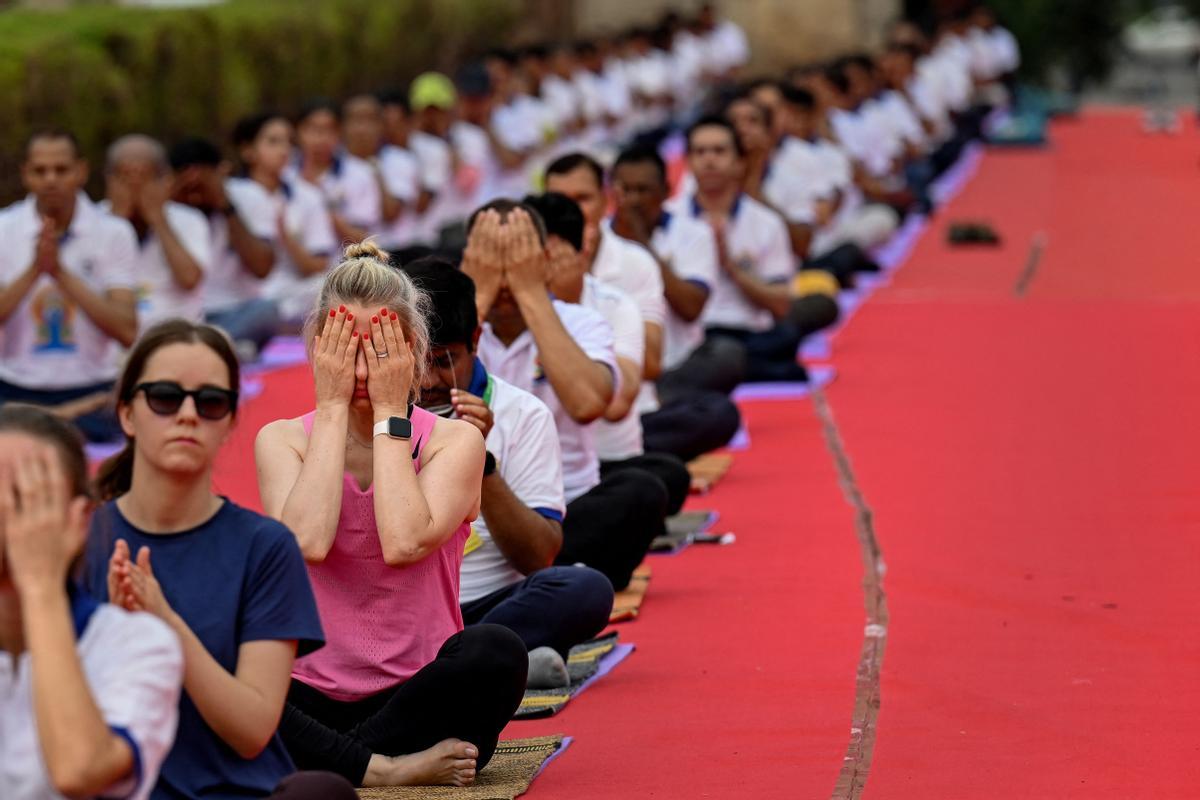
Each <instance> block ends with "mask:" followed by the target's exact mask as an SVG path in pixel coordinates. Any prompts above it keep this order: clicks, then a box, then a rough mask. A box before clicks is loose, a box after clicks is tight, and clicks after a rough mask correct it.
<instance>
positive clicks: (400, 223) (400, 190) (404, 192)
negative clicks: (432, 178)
mask: <svg viewBox="0 0 1200 800" xmlns="http://www.w3.org/2000/svg"><path fill="white" fill-rule="evenodd" d="M379 174H380V175H381V176H383V186H384V188H385V189H387V193H388V194H389V195H390V196H392V197H393V198H395V199H396V200H399V201H400V202H401V203H403V204H404V208H403V210H401V212H400V216H398V217H396V218H395V219H394V220H392V221H391V222H388V221H386V220H384V219H383V216H382V211H381V213H380V219H379V227H378V228H377V229H376V230H375V231H373V233H377V234H379V239H380V243H381V244H382V245H383V247H384V249H394V248H400V247H408V246H409V245H411V244H415V243H416V233H417V224H418V219H417V211H416V208H414V204H415V203H416V202H417V197H418V196H419V194H420V191H421V186H420V183H421V175H420V164H419V163H418V162H417V157H416V155H414V154H413V152H412V151H411V150H409V149H408V148H406V147H396V146H394V145H390V144H389V145H384V146H383V147H382V148H381V149H380V150H379Z"/></svg>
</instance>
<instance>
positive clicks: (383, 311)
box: [379, 306, 388, 317]
mask: <svg viewBox="0 0 1200 800" xmlns="http://www.w3.org/2000/svg"><path fill="white" fill-rule="evenodd" d="M379 313H380V314H382V315H383V316H385V317H386V316H387V315H388V310H387V307H386V306H385V307H384V308H381V309H379Z"/></svg>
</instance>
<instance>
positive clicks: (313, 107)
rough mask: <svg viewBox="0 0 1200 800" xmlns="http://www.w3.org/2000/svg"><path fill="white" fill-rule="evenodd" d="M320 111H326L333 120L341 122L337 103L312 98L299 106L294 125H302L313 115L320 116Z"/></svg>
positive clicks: (325, 99) (340, 112)
mask: <svg viewBox="0 0 1200 800" xmlns="http://www.w3.org/2000/svg"><path fill="white" fill-rule="evenodd" d="M322 111H328V112H329V113H330V114H332V115H333V118H334V119H335V120H337V121H338V122H341V121H342V109H341V107H340V106H339V105H338V104H337V103H335V102H333V101H332V100H330V99H329V98H327V97H314V98H312V99H310V100H307V101H305V103H304V105H302V106H300V113H299V114H297V115H296V124H297V125H303V124H304V123H305V121H306V120H307V119H308V118H309V117H311V116H312V115H313V114H320V113H321V112H322Z"/></svg>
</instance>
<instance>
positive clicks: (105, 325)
mask: <svg viewBox="0 0 1200 800" xmlns="http://www.w3.org/2000/svg"><path fill="white" fill-rule="evenodd" d="M21 181H22V183H23V184H24V185H25V188H26V190H27V191H28V192H29V194H28V196H27V197H26V198H25V200H24V201H22V202H21V203H19V204H18V205H15V206H13V207H12V208H10V209H9V210H8V211H6V212H5V213H4V214H2V215H0V242H3V247H0V326H2V327H0V336H2V342H0V353H2V355H3V357H2V358H0V404H2V403H6V402H22V403H32V404H35V405H40V406H46V407H51V408H54V409H55V410H56V411H57V412H58V413H59V414H61V415H62V416H65V417H68V418H71V419H74V420H75V421H76V422H77V423H78V424H79V427H80V428H81V430H82V431H83V433H84V435H85V436H87V437H88V438H89V439H91V440H93V441H110V440H112V439H115V438H117V437H118V436H120V434H121V429H120V426H119V425H118V424H117V420H116V415H115V414H114V412H113V409H112V407H111V405H110V399H109V395H110V394H111V391H112V388H113V384H114V382H115V380H116V377H117V367H118V364H117V348H118V347H128V346H129V345H131V344H133V341H134V339H135V338H137V331H138V324H137V295H136V286H137V281H136V277H135V275H134V272H133V270H134V260H135V258H136V254H137V236H136V235H135V234H134V231H133V227H132V226H131V225H130V224H129V223H128V222H126V221H125V220H123V219H119V218H117V217H114V216H113V215H111V214H108V213H107V212H105V211H103V210H101V209H100V208H98V207H97V206H96V205H95V204H94V203H92V201H91V200H89V199H88V197H87V195H85V194H84V193H83V186H84V184H85V183H86V181H87V164H86V163H85V162H84V161H83V159H82V158H80V155H79V147H78V143H77V142H76V140H75V137H74V136H72V135H71V134H69V133H66V132H65V131H56V130H51V131H40V132H37V133H35V134H33V136H31V137H30V139H29V140H28V142H27V143H26V145H25V152H24V158H23V162H22V165H21Z"/></svg>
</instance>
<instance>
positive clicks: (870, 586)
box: [812, 388, 888, 800]
mask: <svg viewBox="0 0 1200 800" xmlns="http://www.w3.org/2000/svg"><path fill="white" fill-rule="evenodd" d="M812 399H813V408H814V410H815V411H816V414H817V419H818V421H819V422H820V425H821V432H822V433H823V434H824V437H825V445H826V447H827V448H828V449H829V453H830V455H831V456H833V462H834V466H835V468H836V469H837V473H838V482H839V483H840V484H841V487H842V494H843V495H844V496H845V498H846V502H847V503H848V504H849V505H850V507H851V508H852V509H853V510H854V532H855V537H856V538H857V540H858V545H859V551H860V553H861V556H862V564H863V581H862V588H863V604H864V606H865V610H866V625H865V626H864V628H863V644H862V650H861V652H860V653H859V659H858V667H857V670H856V673H855V680H854V712H853V717H852V718H851V724H850V740H849V743H848V744H847V745H846V755H845V757H844V758H843V759H842V767H841V771H840V772H839V773H838V778H837V782H836V783H835V784H834V789H833V794H832V795H831V797H832V800H858V799H859V798H860V797H861V796H862V792H863V789H864V788H865V787H866V783H867V776H868V775H869V773H870V770H871V757H872V755H873V754H874V751H875V736H876V728H877V723H878V719H879V706H880V701H881V697H880V687H879V684H880V672H881V670H882V668H883V654H884V649H885V647H886V646H887V629H888V606H887V595H886V594H885V592H884V590H883V576H884V573H885V572H886V566H885V565H884V562H883V554H882V552H881V551H880V549H879V542H878V540H877V538H876V536H875V523H874V516H873V514H872V512H871V507H870V506H869V505H868V504H867V500H866V498H865V497H864V496H863V493H862V490H861V489H860V488H859V485H858V479H857V477H856V476H855V474H854V467H853V466H852V465H851V463H850V457H849V455H848V454H847V452H846V444H845V442H844V441H843V440H842V435H841V431H840V430H839V429H838V426H837V422H836V420H835V419H834V417H833V409H832V407H831V406H830V405H829V400H828V399H827V398H826V396H825V392H824V391H823V390H822V389H820V388H815V389H814V390H813V392H812Z"/></svg>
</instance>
